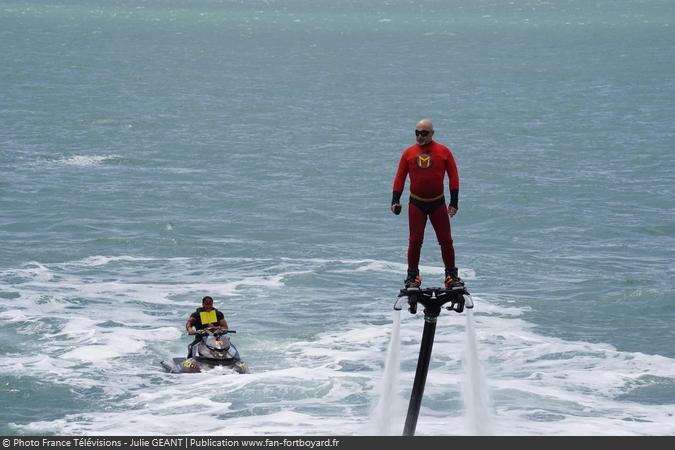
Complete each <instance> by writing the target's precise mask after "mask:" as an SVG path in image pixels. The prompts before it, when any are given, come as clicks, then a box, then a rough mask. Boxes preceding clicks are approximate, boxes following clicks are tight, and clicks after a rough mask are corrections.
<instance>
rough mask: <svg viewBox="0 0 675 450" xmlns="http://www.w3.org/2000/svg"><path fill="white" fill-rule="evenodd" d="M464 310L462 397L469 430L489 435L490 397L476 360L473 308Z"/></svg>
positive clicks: (476, 343) (476, 433) (476, 344)
mask: <svg viewBox="0 0 675 450" xmlns="http://www.w3.org/2000/svg"><path fill="white" fill-rule="evenodd" d="M465 311H466V337H465V349H464V358H465V361H464V364H465V367H464V383H463V392H462V394H463V397H464V408H465V411H466V417H467V419H468V421H469V430H471V432H472V433H473V434H475V435H478V436H488V435H491V434H492V432H491V424H490V422H491V417H490V416H491V415H490V399H489V395H488V388H487V381H486V379H485V375H484V374H483V369H482V367H481V365H480V361H479V360H478V342H477V340H476V331H475V330H474V327H473V310H471V309H467V310H465Z"/></svg>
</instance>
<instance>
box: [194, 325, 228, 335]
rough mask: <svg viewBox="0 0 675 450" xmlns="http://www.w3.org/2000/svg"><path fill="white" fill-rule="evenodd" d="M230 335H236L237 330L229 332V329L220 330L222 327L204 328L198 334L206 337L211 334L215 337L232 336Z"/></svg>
mask: <svg viewBox="0 0 675 450" xmlns="http://www.w3.org/2000/svg"><path fill="white" fill-rule="evenodd" d="M230 333H236V331H235V330H229V329H227V328H220V327H211V328H204V329H203V330H197V334H200V335H202V336H206V335H209V334H212V335H214V336H216V337H217V336H222V335H224V334H230Z"/></svg>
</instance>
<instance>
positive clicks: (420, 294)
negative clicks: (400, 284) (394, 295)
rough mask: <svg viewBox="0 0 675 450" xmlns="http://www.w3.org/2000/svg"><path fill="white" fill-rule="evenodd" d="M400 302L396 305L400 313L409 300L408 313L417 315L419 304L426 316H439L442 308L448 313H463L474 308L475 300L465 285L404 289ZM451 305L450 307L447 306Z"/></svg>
mask: <svg viewBox="0 0 675 450" xmlns="http://www.w3.org/2000/svg"><path fill="white" fill-rule="evenodd" d="M398 297H399V298H398V300H397V301H396V303H395V304H394V309H395V310H397V311H400V310H402V309H403V303H404V301H405V300H406V299H407V301H408V311H409V312H410V314H417V304H418V303H421V304H422V305H423V306H424V307H425V309H424V313H425V316H429V315H430V316H434V317H435V316H438V314H439V313H440V312H441V308H445V309H447V310H448V311H455V312H457V313H461V312H463V311H464V308H466V309H472V308H473V299H472V298H471V294H470V293H469V291H468V290H467V289H466V287H465V286H464V283H462V284H461V285H458V286H453V287H450V288H441V287H427V288H423V287H409V288H402V289H401V290H400V291H399V293H398ZM448 303H449V306H446V305H447V304H448Z"/></svg>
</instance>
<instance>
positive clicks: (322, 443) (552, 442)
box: [0, 436, 675, 450]
mask: <svg viewBox="0 0 675 450" xmlns="http://www.w3.org/2000/svg"><path fill="white" fill-rule="evenodd" d="M453 446H454V447H455V448H456V449H458V450H465V449H471V450H482V449H483V448H485V449H490V450H494V449H495V448H504V447H506V448H507V449H511V448H517V449H518V450H542V449H543V448H545V449H546V450H569V449H570V448H574V450H581V449H587V448H588V449H589V450H604V449H607V450H635V449H636V448H639V449H640V450H651V449H654V450H671V449H673V448H675V437H673V436H668V437H666V436H661V437H656V436H651V437H649V436H642V437H639V436H625V437H589V436H586V437H572V436H560V437H547V436H531V437H527V436H490V437H470V436H415V437H389V436H387V437H378V436H313V437H298V436H275V437H256V436H240V437H224V436H223V437H219V436H216V437H198V436H197V437H195V436H178V437H158V436H111V437H107V436H105V437H103V436H87V437H75V436H72V437H58V436H0V450H4V449H11V450H22V449H53V450H63V449H80V450H81V449H88V450H99V449H103V450H105V449H110V450H136V449H140V450H155V449H157V450H223V449H231V448H237V449H243V448H250V449H265V450H269V449H274V448H277V449H283V450H288V449H299V450H308V449H311V450H314V449H340V450H373V449H379V448H388V449H390V450H395V449H398V448H401V449H407V448H410V449H413V450H414V449H419V448H423V449H424V450H448V449H449V448H452V447H453Z"/></svg>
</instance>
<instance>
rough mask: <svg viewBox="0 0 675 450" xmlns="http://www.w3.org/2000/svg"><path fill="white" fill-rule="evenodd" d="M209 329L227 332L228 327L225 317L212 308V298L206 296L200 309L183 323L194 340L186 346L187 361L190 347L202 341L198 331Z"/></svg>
mask: <svg viewBox="0 0 675 450" xmlns="http://www.w3.org/2000/svg"><path fill="white" fill-rule="evenodd" d="M210 328H221V329H224V330H227V328H228V327H227V321H225V315H224V314H223V313H222V312H220V311H218V310H217V309H216V308H214V307H213V298H211V297H209V296H208V295H207V296H206V297H204V298H203V299H202V307H201V308H197V310H196V311H195V312H193V313H192V314H191V315H190V317H188V320H187V322H185V330H187V333H188V334H189V335H190V336H195V340H194V341H192V343H190V345H188V356H187V357H188V359H189V358H191V357H192V347H193V346H194V345H195V344H196V343H198V342H199V341H201V340H202V334H201V333H199V331H200V330H204V329H210Z"/></svg>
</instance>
